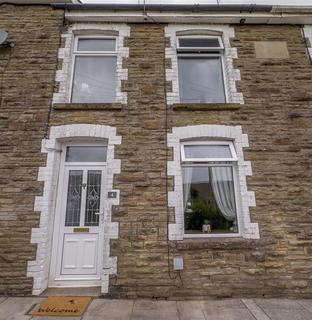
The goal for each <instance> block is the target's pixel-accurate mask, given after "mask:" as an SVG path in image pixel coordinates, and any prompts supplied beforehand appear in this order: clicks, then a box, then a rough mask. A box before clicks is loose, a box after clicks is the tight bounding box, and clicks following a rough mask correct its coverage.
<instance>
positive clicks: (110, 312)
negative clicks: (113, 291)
mask: <svg viewBox="0 0 312 320" xmlns="http://www.w3.org/2000/svg"><path fill="white" fill-rule="evenodd" d="M133 304H134V302H133V300H106V299H95V300H93V301H92V302H91V304H90V306H89V308H88V309H87V311H86V312H85V314H84V316H83V320H98V319H100V320H129V319H130V317H131V313H132V309H133ZM50 320H52V319H50ZM65 320H66V319H65Z"/></svg>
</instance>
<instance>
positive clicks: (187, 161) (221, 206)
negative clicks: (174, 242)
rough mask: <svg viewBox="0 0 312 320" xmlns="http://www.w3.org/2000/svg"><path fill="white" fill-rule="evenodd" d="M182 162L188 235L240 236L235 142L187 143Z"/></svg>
mask: <svg viewBox="0 0 312 320" xmlns="http://www.w3.org/2000/svg"><path fill="white" fill-rule="evenodd" d="M181 159H182V178H183V209H184V232H185V234H195V235H196V234H222V233H224V234H230V233H233V234H235V233H238V231H239V230H238V221H237V204H236V196H235V189H236V187H235V180H236V179H235V175H236V166H237V164H236V162H237V158H236V153H235V149H234V146H233V143H232V142H230V141H228V142H227V141H224V142H222V141H194V142H187V143H183V144H182V147H181Z"/></svg>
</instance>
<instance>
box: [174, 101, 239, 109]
mask: <svg viewBox="0 0 312 320" xmlns="http://www.w3.org/2000/svg"><path fill="white" fill-rule="evenodd" d="M240 107H241V104H239V103H174V104H173V105H172V109H173V110H175V111H223V110H239V109H240Z"/></svg>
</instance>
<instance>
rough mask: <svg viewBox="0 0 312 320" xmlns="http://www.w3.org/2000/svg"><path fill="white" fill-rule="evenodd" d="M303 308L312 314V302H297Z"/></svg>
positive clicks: (309, 300)
mask: <svg viewBox="0 0 312 320" xmlns="http://www.w3.org/2000/svg"><path fill="white" fill-rule="evenodd" d="M296 301H297V302H298V303H299V304H300V305H301V306H302V307H304V308H305V309H307V310H309V311H310V312H312V300H311V299H307V300H296Z"/></svg>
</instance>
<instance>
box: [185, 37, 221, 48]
mask: <svg viewBox="0 0 312 320" xmlns="http://www.w3.org/2000/svg"><path fill="white" fill-rule="evenodd" d="M179 44H180V47H197V48H205V47H207V48H209V47H210V48H218V47H220V43H219V39H218V38H180V39H179Z"/></svg>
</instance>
